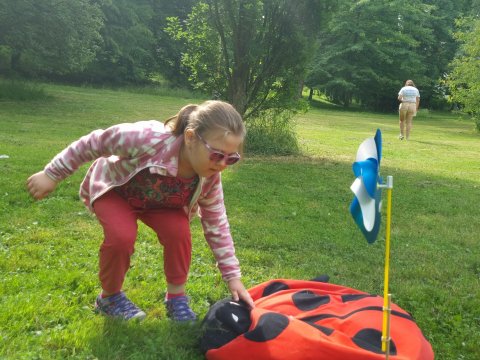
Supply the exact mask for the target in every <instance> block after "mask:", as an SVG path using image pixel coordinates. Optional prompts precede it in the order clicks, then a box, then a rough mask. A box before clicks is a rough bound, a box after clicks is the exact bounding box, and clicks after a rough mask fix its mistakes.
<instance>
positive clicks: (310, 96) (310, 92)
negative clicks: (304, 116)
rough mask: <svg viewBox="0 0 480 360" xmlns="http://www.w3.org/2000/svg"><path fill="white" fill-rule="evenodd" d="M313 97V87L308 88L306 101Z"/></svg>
mask: <svg viewBox="0 0 480 360" xmlns="http://www.w3.org/2000/svg"><path fill="white" fill-rule="evenodd" d="M312 99H313V88H310V91H309V92H308V101H312Z"/></svg>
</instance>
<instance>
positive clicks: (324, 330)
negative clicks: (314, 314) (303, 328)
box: [300, 319, 334, 336]
mask: <svg viewBox="0 0 480 360" xmlns="http://www.w3.org/2000/svg"><path fill="white" fill-rule="evenodd" d="M300 320H301V319H300ZM305 324H308V325H310V326H313V327H314V328H315V329H317V330H320V331H321V332H322V333H324V334H325V335H327V336H330V335H332V334H333V331H334V330H333V329H331V328H328V327H326V326H322V325H318V324H315V323H313V322H310V321H305Z"/></svg>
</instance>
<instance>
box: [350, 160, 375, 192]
mask: <svg viewBox="0 0 480 360" xmlns="http://www.w3.org/2000/svg"><path fill="white" fill-rule="evenodd" d="M352 167H353V173H354V174H355V176H356V177H357V178H358V177H362V179H363V183H364V184H365V188H366V189H367V192H368V194H369V195H370V197H371V198H375V193H376V192H377V177H378V162H377V160H376V159H373V158H369V159H367V160H365V161H356V162H354V163H353V165H352Z"/></svg>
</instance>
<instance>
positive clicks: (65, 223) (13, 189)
mask: <svg viewBox="0 0 480 360" xmlns="http://www.w3.org/2000/svg"><path fill="white" fill-rule="evenodd" d="M45 91H46V92H47V93H48V94H49V95H50V97H49V98H47V99H44V100H37V101H13V100H8V101H6V100H3V101H1V102H0V129H1V130H0V155H2V154H4V155H8V156H9V158H7V159H0V174H1V175H0V190H1V191H0V210H1V212H2V216H1V217H0V294H1V296H0V358H2V359H64V358H77V359H154V358H155V359H201V358H202V355H201V353H200V351H199V349H198V337H199V328H198V325H197V326H179V325H175V324H172V323H170V322H169V321H167V320H166V319H165V311H164V308H163V305H162V299H163V296H164V289H165V280H164V279H163V273H162V265H161V256H162V249H161V247H160V246H159V245H158V243H157V240H156V239H155V236H154V234H153V232H152V231H150V230H149V229H148V228H146V227H145V226H140V234H139V240H138V242H137V246H136V252H135V255H134V257H133V260H132V269H131V270H130V271H129V273H128V276H127V280H126V283H125V289H126V291H127V292H128V294H129V296H130V297H131V298H132V299H133V300H134V301H135V302H136V303H137V304H138V305H139V306H140V307H141V308H143V309H144V310H145V311H146V312H147V319H146V320H145V321H144V322H142V323H122V322H116V321H108V320H106V319H104V318H102V317H100V316H96V315H95V314H94V313H93V311H92V308H93V307H92V303H93V300H94V298H95V296H96V295H97V294H98V291H99V287H98V280H97V275H96V274H97V253H98V248H99V245H100V243H101V241H102V232H101V227H100V226H99V225H98V223H97V222H96V220H95V218H94V217H93V216H91V215H90V214H89V213H88V212H87V211H86V209H85V208H84V207H83V205H82V204H81V203H80V201H79V200H78V196H77V192H78V186H79V183H80V181H81V179H82V177H83V175H84V172H85V169H86V168H83V169H82V170H81V171H79V172H78V173H76V174H75V175H74V176H72V177H71V178H69V179H67V180H66V181H64V182H63V183H61V184H60V185H59V187H58V189H57V191H56V192H55V193H54V194H52V196H50V197H49V198H48V199H45V200H43V201H40V202H34V201H33V200H31V199H30V198H29V196H28V194H27V193H26V191H25V186H24V183H25V180H26V178H27V177H28V176H29V175H30V174H32V173H34V172H36V171H38V170H41V169H42V168H43V166H44V165H45V164H46V163H47V162H48V161H49V160H50V159H51V158H52V157H53V156H54V155H55V154H56V153H57V152H59V151H60V150H62V149H63V147H65V146H66V145H68V144H69V143H70V142H71V141H73V140H75V139H77V138H78V137H79V136H81V135H84V134H85V133H87V132H89V131H90V130H93V129H96V128H101V127H106V126H109V125H111V124H115V123H119V122H123V121H134V120H141V119H154V118H155V119H165V118H166V117H168V116H170V115H172V114H174V113H176V112H177V111H178V109H179V108H180V107H181V106H183V105H185V104H187V103H190V102H200V101H201V100H198V99H188V98H175V97H168V96H159V95H155V94H138V93H132V92H123V91H113V90H99V89H90V88H76V87H68V86H53V85H45ZM296 122H297V132H298V135H299V144H300V146H301V149H302V151H303V155H302V156H295V157H280V158H272V157H248V156H247V158H246V160H245V161H243V162H242V163H241V164H240V165H238V166H234V167H233V168H232V169H229V170H227V171H226V172H225V174H224V189H225V197H226V203H227V209H228V213H229V217H230V223H231V228H232V233H233V236H234V239H235V242H236V248H237V253H238V257H239V258H240V260H241V263H242V270H243V274H244V282H245V284H246V286H248V287H250V286H253V285H256V284H258V283H260V282H263V281H266V280H269V279H272V278H297V279H309V278H313V277H315V276H317V275H318V274H329V275H330V277H331V282H333V283H336V284H341V285H345V286H350V287H354V288H357V289H360V290H363V291H367V292H371V293H377V294H381V293H382V289H383V258H384V245H385V243H384V230H383V227H382V230H381V233H380V236H379V239H378V240H377V242H375V243H374V244H372V245H368V244H367V242H366V241H365V240H364V239H363V238H362V236H361V234H360V231H359V230H358V229H356V227H355V226H354V223H353V220H352V219H351V217H350V215H349V213H348V206H349V204H350V201H351V199H352V194H351V192H350V190H349V187H350V185H351V183H352V182H353V180H354V178H353V173H352V170H351V164H352V162H353V161H354V158H355V154H356V151H357V148H358V145H359V144H360V143H361V142H362V141H363V140H364V139H365V138H366V137H369V136H373V134H374V133H375V130H376V129H377V128H381V129H382V132H383V138H384V151H383V160H382V175H383V176H386V175H392V176H393V177H394V189H393V219H392V250H391V277H390V290H391V293H392V294H393V301H394V302H395V303H397V304H398V305H400V306H401V307H403V308H404V309H405V310H407V311H409V312H410V313H412V315H413V316H414V317H415V319H416V321H417V323H418V325H419V326H420V328H421V329H422V331H423V333H424V334H425V336H426V337H427V339H428V340H429V341H430V342H431V343H432V346H433V348H434V350H435V353H436V358H437V359H440V360H443V359H447V360H449V359H451V360H454V359H472V360H473V359H478V358H480V349H479V347H478V344H479V343H480V336H479V334H480V315H479V314H480V312H479V309H480V248H479V244H478V233H479V230H480V220H479V217H478V216H477V214H478V204H479V203H480V192H479V190H480V163H479V161H478V160H479V159H478V158H479V156H478V154H479V153H480V136H479V135H478V134H476V133H475V132H474V130H473V128H474V126H473V124H472V123H471V122H467V121H464V120H462V119H460V118H457V117H453V116H451V115H449V114H441V113H438V114H437V113H435V112H427V111H425V110H424V111H422V112H420V113H419V115H418V117H417V118H416V119H415V120H414V129H413V132H412V138H411V140H410V141H409V142H406V141H399V140H398V139H397V138H396V137H397V135H398V129H397V117H396V116H395V115H394V114H391V115H381V114H373V113H367V112H365V113H363V112H352V111H339V110H335V109H332V108H323V107H315V108H312V109H311V110H310V111H309V112H308V113H306V114H302V115H299V116H297V118H296ZM192 226H193V228H192V233H193V237H194V247H193V260H192V268H191V275H190V281H189V284H188V292H189V295H190V296H191V298H192V306H193V308H194V310H195V311H196V312H197V313H199V315H200V316H203V315H205V313H206V312H207V310H208V308H209V306H210V305H211V304H213V303H214V302H216V301H218V300H220V299H222V298H224V297H226V296H227V295H228V293H227V290H226V287H225V286H224V284H223V283H222V281H221V279H220V275H219V274H218V271H217V270H216V269H215V264H214V261H213V257H212V255H211V254H210V250H209V249H208V247H207V245H206V243H205V241H204V240H203V238H202V233H201V228H200V225H199V222H198V220H195V221H194V223H193V225H192Z"/></svg>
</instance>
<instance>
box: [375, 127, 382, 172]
mask: <svg viewBox="0 0 480 360" xmlns="http://www.w3.org/2000/svg"><path fill="white" fill-rule="evenodd" d="M374 140H375V145H376V147H377V160H378V166H380V160H381V159H382V132H381V131H380V129H377V132H376V133H375V137H374Z"/></svg>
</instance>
